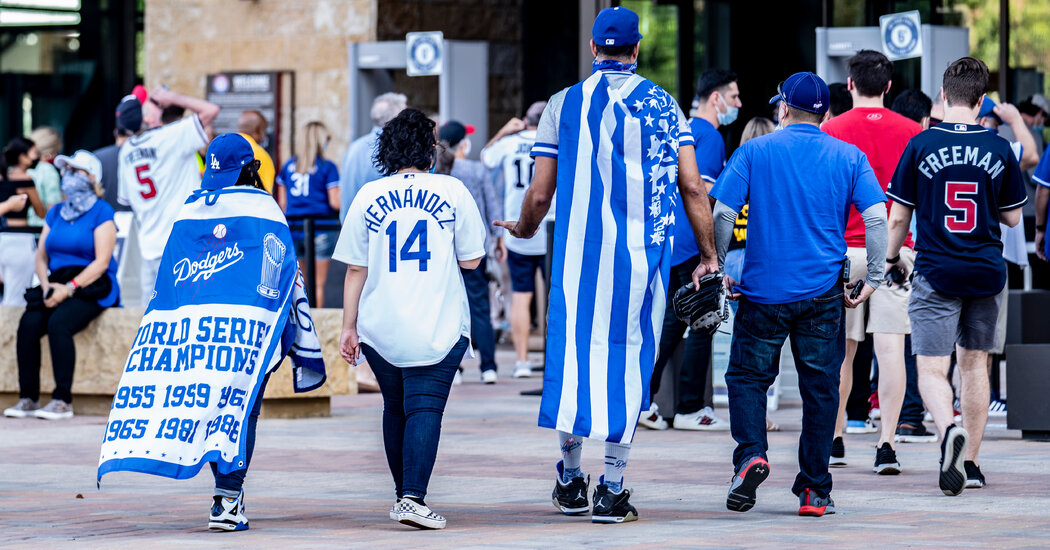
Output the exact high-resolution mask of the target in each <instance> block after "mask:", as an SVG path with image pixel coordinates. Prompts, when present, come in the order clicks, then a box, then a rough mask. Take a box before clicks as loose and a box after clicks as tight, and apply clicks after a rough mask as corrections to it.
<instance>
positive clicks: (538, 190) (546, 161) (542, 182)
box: [492, 157, 711, 239]
mask: <svg viewBox="0 0 1050 550" xmlns="http://www.w3.org/2000/svg"><path fill="white" fill-rule="evenodd" d="M535 162H536V163H535V164H534V165H533V170H534V171H533V174H532V183H531V184H530V185H529V190H528V191H526V192H525V200H524V201H523V202H522V203H521V216H519V219H518V220H517V221H514V220H495V221H493V222H492V225H495V226H496V227H502V228H504V229H506V230H507V231H509V232H510V234H511V235H514V236H515V237H518V238H519V239H527V238H529V237H532V236H533V235H535V234H536V231H537V230H539V228H540V223H542V222H543V218H545V217H546V216H547V212H548V211H549V210H550V208H551V201H552V200H553V199H554V188H555V185H556V184H557V183H558V160H557V159H553V158H551V157H536V161H535ZM710 215H711V213H710V211H709V212H708V216H709V217H710Z"/></svg>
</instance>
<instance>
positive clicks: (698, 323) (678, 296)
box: [672, 273, 729, 334]
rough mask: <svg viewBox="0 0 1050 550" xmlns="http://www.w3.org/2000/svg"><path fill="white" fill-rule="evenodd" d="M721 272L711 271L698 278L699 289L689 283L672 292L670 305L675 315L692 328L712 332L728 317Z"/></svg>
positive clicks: (727, 305)
mask: <svg viewBox="0 0 1050 550" xmlns="http://www.w3.org/2000/svg"><path fill="white" fill-rule="evenodd" d="M722 278H723V275H722V274H721V273H711V274H708V275H704V276H703V277H701V278H700V290H696V289H694V287H693V283H689V284H687V285H685V286H683V287H682V288H679V289H678V291H677V292H675V293H674V298H673V299H672V305H673V306H674V313H675V316H676V317H678V319H680V320H681V321H682V322H683V323H685V324H687V325H689V328H691V329H692V330H701V331H704V332H707V333H708V334H713V333H714V332H715V331H716V330H718V326H719V325H721V324H722V321H725V320H726V319H728V318H729V304H728V303H727V302H726V290H725V286H723V284H722Z"/></svg>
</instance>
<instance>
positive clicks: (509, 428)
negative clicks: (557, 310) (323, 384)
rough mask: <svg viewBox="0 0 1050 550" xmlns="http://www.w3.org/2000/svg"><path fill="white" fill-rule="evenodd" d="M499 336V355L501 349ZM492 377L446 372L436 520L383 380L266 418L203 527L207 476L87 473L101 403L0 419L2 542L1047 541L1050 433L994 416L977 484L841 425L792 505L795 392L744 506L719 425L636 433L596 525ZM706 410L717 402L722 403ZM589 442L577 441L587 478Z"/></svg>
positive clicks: (519, 399) (529, 408) (597, 447)
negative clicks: (565, 508) (321, 413)
mask: <svg viewBox="0 0 1050 550" xmlns="http://www.w3.org/2000/svg"><path fill="white" fill-rule="evenodd" d="M506 353H507V352H506V351H501V358H502V359H504V360H503V361H502V365H505V366H508V367H509V365H512V364H513V361H512V360H511V357H509V356H505V355H504V354H506ZM509 370H510V369H509V368H507V370H506V372H502V373H501V374H502V375H503V377H502V378H501V379H500V381H499V383H498V384H496V385H494V386H483V385H481V384H480V383H479V382H478V377H477V374H478V373H477V369H476V367H471V368H468V370H467V372H466V373H465V374H466V376H465V383H464V384H463V385H462V386H458V387H455V388H454V389H453V392H452V397H451V400H450V403H449V407H448V410H447V412H446V414H445V421H444V430H443V432H442V440H441V448H440V451H439V454H438V463H437V466H436V468H435V472H434V478H433V480H432V482H431V485H430V494H429V495H428V497H427V502H428V503H429V504H430V505H431V506H433V508H434V509H435V510H436V511H437V512H439V513H441V514H443V515H445V516H446V517H447V518H448V528H447V529H445V530H444V531H438V532H433V531H430V532H422V531H417V530H415V529H412V528H409V527H405V526H403V525H400V524H397V523H394V522H392V521H390V520H389V519H388V517H387V510H388V509H389V508H390V505H391V503H392V502H393V482H392V481H391V478H390V474H389V472H388V470H387V466H386V462H385V459H384V456H383V451H382V442H381V432H380V421H381V400H380V397H379V395H378V394H366V395H357V396H342V397H338V398H336V399H335V401H334V402H333V415H332V417H331V418H316V419H302V420H276V419H264V420H262V421H261V422H260V423H259V430H258V444H257V447H256V450H255V458H254V462H253V463H252V467H251V470H250V472H249V475H248V480H247V482H246V485H245V491H246V505H247V515H248V517H249V518H250V520H251V530H249V531H247V532H242V533H214V532H209V531H208V530H207V529H206V525H207V515H208V507H209V505H210V495H211V492H210V491H211V487H212V477H211V475H210V473H208V472H207V471H206V470H205V471H204V472H203V473H202V474H201V475H199V476H197V477H196V478H195V479H192V480H188V481H173V480H168V479H164V478H157V477H153V476H147V475H142V474H131V473H123V472H121V473H117V474H110V475H107V476H106V478H105V480H104V483H103V484H102V488H101V490H99V489H97V488H96V486H95V469H96V458H97V456H98V448H99V444H100V440H101V438H102V435H103V431H104V430H103V427H104V424H105V418H103V417H93V416H77V417H76V418H74V419H73V420H70V421H65V422H45V421H43V420H35V419H25V420H15V419H7V418H0V472H3V473H2V475H0V546H2V547H4V548H60V547H89V548H128V547H129V546H128V545H134V546H135V547H136V548H179V549H182V550H185V549H190V548H225V547H230V548H235V547H240V548H264V547H266V548H346V547H368V548H408V547H435V548H436V547H444V548H473V547H499V548H568V547H576V546H590V547H608V548H613V547H617V548H618V547H635V548H696V547H703V548H707V547H710V548H744V547H760V548H761V547H764V548H773V547H776V548H786V547H805V548H880V547H900V546H924V547H932V548H948V547H952V548H959V547H972V548H990V547H994V548H1046V547H1047V546H1048V545H1050V542H1048V541H1050V460H1048V457H1050V444H1048V443H1036V442H1027V441H1021V439H1020V434H1019V433H1018V432H1014V431H1008V430H1006V429H1005V426H1001V425H1000V426H995V425H993V426H991V427H990V428H989V430H988V435H987V437H986V438H985V444H984V447H983V449H982V454H981V459H982V460H981V463H982V469H983V470H984V472H985V475H986V476H987V478H988V486H987V487H986V488H984V489H979V490H967V491H965V492H964V493H963V494H962V495H961V496H958V497H946V496H943V495H942V494H941V492H940V490H939V489H938V488H937V475H936V468H937V460H938V452H937V449H938V446H937V445H936V444H902V445H899V447H898V455H899V457H900V461H901V463H902V465H903V467H904V473H903V474H902V475H900V476H896V477H880V476H876V475H875V474H874V473H872V471H871V463H872V460H873V457H874V445H875V442H876V436H875V435H854V436H847V438H846V447H847V458H848V459H849V461H850V466H849V467H847V468H843V469H836V470H833V474H834V478H835V490H834V492H833V494H832V495H833V497H834V499H835V502H836V503H837V506H838V510H839V511H838V514H836V515H834V516H825V517H823V518H800V517H798V516H797V515H796V512H797V508H798V501H797V499H796V498H795V496H794V495H792V494H791V493H790V491H789V487H790V486H791V482H792V480H793V478H794V475H795V473H796V471H797V470H796V468H797V467H796V457H797V446H796V442H797V437H798V431H799V429H800V426H801V419H800V416H801V409H800V408H799V406H798V403H790V402H788V403H787V404H786V406H785V407H784V408H782V409H781V410H779V411H777V412H775V413H773V418H774V420H775V421H777V422H778V423H779V424H780V425H781V426H782V428H783V431H782V432H778V433H772V434H770V438H769V441H770V462H771V465H772V473H771V475H770V478H769V479H768V480H767V481H766V482H765V484H763V486H762V487H761V489H760V490H759V494H758V497H759V500H758V504H757V506H756V507H755V508H754V509H753V510H752V511H750V512H747V513H744V514H740V513H734V512H729V511H727V510H726V508H725V496H726V491H727V489H728V485H729V479H730V475H731V471H730V468H731V466H730V463H729V457H730V454H731V452H732V449H733V441H732V438H731V437H730V435H729V433H728V432H717V433H704V432H684V431H674V430H671V431H665V432H652V431H646V430H644V429H643V430H640V431H639V433H638V436H637V437H636V444H635V446H634V449H633V450H632V452H631V456H630V464H629V466H628V470H627V476H626V485H627V486H628V487H632V488H633V489H634V490H635V494H634V496H632V503H633V504H634V505H635V506H636V507H637V508H638V509H639V512H640V515H641V519H640V521H638V522H635V523H631V524H625V525H595V524H591V523H590V522H589V519H588V518H586V517H584V518H579V517H566V516H563V515H561V514H559V513H558V512H557V511H556V510H555V508H554V507H553V506H552V505H551V502H550V493H551V488H552V485H553V475H554V463H555V462H556V461H557V460H558V458H559V453H558V445H557V438H556V436H555V435H554V433H553V432H551V431H549V430H544V429H540V428H537V427H536V413H537V409H538V406H539V398H538V397H530V396H521V395H519V392H520V391H522V390H529V389H535V388H538V387H539V385H540V381H539V379H537V378H533V379H529V380H512V379H510V377H509V374H510V372H509ZM718 412H719V414H722V415H727V412H726V411H725V410H724V409H721V410H719V411H718ZM602 451H603V447H602V445H601V443H592V442H589V443H588V444H585V446H584V470H585V471H586V472H587V473H589V474H591V475H592V476H593V477H594V479H595V480H596V479H597V477H598V475H600V474H601V469H602V463H603V454H602Z"/></svg>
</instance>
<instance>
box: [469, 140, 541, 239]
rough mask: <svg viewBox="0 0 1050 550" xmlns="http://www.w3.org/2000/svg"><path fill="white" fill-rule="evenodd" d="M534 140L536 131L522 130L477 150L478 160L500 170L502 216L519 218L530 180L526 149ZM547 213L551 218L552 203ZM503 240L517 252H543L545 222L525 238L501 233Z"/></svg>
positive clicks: (531, 160)
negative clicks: (479, 158)
mask: <svg viewBox="0 0 1050 550" xmlns="http://www.w3.org/2000/svg"><path fill="white" fill-rule="evenodd" d="M535 142H536V130H523V131H521V132H518V133H516V134H512V135H509V136H506V137H504V138H502V139H500V140H499V141H497V142H496V143H493V144H492V145H491V146H490V147H486V148H484V149H482V150H481V162H483V163H485V166H486V167H488V168H490V169H495V168H500V169H501V170H502V172H503V189H504V191H503V216H504V218H505V219H507V220H517V219H519V218H520V217H521V204H522V202H524V200H525V192H526V191H528V190H529V185H530V184H531V183H532V166H533V159H532V156H531V155H530V154H529V152H530V151H532V145H533V144H534V143H535ZM548 212H549V213H548V219H551V218H553V214H554V204H553V202H552V204H551V208H550V210H549V211H548ZM503 242H504V244H506V245H507V249H508V250H511V251H513V252H516V253H518V254H528V255H533V256H538V255H544V254H546V253H547V224H546V223H545V222H544V223H540V228H539V230H538V231H537V232H536V234H535V235H533V236H532V237H531V238H528V239H519V238H517V237H514V236H513V235H511V234H510V233H507V232H504V234H503Z"/></svg>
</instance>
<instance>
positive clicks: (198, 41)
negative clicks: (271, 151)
mask: <svg viewBox="0 0 1050 550" xmlns="http://www.w3.org/2000/svg"><path fill="white" fill-rule="evenodd" d="M377 1H378V0H146V8H145V18H146V20H145V58H146V59H145V67H146V74H145V80H146V85H147V87H149V88H151V89H152V87H154V86H157V85H160V84H167V85H168V86H169V87H171V88H172V89H173V90H175V91H177V92H180V93H185V94H189V95H196V96H202V95H203V94H204V91H205V90H204V89H205V78H206V75H208V74H209V73H217V72H221V71H238V70H239V71H271V70H292V71H295V120H296V124H297V125H298V126H302V125H303V124H305V123H307V122H309V121H311V120H320V121H322V122H324V123H325V124H326V125H328V127H329V129H331V131H332V133H333V139H332V143H331V145H330V146H329V148H328V153H327V154H328V157H329V158H330V159H334V160H336V162H337V163H338V162H339V160H340V159H342V156H343V152H344V151H345V150H346V146H347V144H348V143H349V141H350V136H349V135H348V131H349V128H348V127H349V112H348V110H347V107H346V101H347V87H348V81H347V62H348V59H347V44H348V43H350V42H366V41H371V40H375V37H376V33H375V28H376V24H375V21H376V3H377ZM297 130H298V129H297Z"/></svg>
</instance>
